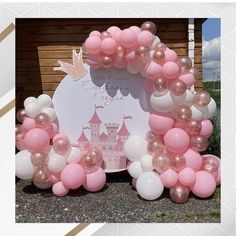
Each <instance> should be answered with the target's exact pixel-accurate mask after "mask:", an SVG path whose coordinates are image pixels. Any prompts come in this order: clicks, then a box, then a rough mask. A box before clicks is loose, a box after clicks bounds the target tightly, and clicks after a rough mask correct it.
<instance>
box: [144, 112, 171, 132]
mask: <svg viewBox="0 0 236 236" xmlns="http://www.w3.org/2000/svg"><path fill="white" fill-rule="evenodd" d="M148 123H149V127H150V129H152V130H153V131H155V133H157V134H165V133H166V132H167V131H168V130H169V129H171V128H173V125H174V120H173V119H171V118H168V117H165V116H159V115H155V114H151V115H150V116H149V119H148Z"/></svg>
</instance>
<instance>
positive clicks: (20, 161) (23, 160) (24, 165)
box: [15, 150, 35, 179]
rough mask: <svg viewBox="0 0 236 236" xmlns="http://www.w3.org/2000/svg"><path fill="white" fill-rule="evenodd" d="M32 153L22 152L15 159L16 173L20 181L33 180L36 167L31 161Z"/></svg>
mask: <svg viewBox="0 0 236 236" xmlns="http://www.w3.org/2000/svg"><path fill="white" fill-rule="evenodd" d="M30 156H31V153H30V152H28V151H27V150H23V151H20V152H18V153H17V154H16V158H15V172H16V176H17V177H18V178H20V179H32V178H33V175H34V172H35V167H34V165H33V164H32V162H31V159H30Z"/></svg>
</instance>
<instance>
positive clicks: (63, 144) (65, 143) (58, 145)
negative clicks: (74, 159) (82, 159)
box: [53, 136, 71, 155]
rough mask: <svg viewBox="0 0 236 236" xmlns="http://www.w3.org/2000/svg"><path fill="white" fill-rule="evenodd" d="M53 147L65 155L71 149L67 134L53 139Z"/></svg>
mask: <svg viewBox="0 0 236 236" xmlns="http://www.w3.org/2000/svg"><path fill="white" fill-rule="evenodd" d="M53 149H54V151H55V152H56V153H58V154H61V155H65V154H66V153H68V152H69V151H70V149H71V143H70V141H69V139H68V137H66V136H62V137H58V138H54V139H53Z"/></svg>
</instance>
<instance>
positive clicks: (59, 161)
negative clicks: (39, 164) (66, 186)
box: [48, 154, 66, 172]
mask: <svg viewBox="0 0 236 236" xmlns="http://www.w3.org/2000/svg"><path fill="white" fill-rule="evenodd" d="M65 166H66V159H65V158H64V157H63V156H61V155H59V154H53V155H51V156H49V160H48V169H49V170H51V171H52V172H60V171H61V170H63V168H64V167H65Z"/></svg>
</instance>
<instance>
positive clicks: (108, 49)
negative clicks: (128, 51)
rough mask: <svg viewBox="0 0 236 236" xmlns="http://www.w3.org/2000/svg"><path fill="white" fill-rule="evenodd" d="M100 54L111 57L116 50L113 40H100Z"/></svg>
mask: <svg viewBox="0 0 236 236" xmlns="http://www.w3.org/2000/svg"><path fill="white" fill-rule="evenodd" d="M101 47H102V52H103V53H105V54H107V55H111V54H112V53H114V52H115V50H116V41H115V40H114V39H113V38H105V39H104V40H102V46H101Z"/></svg>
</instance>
